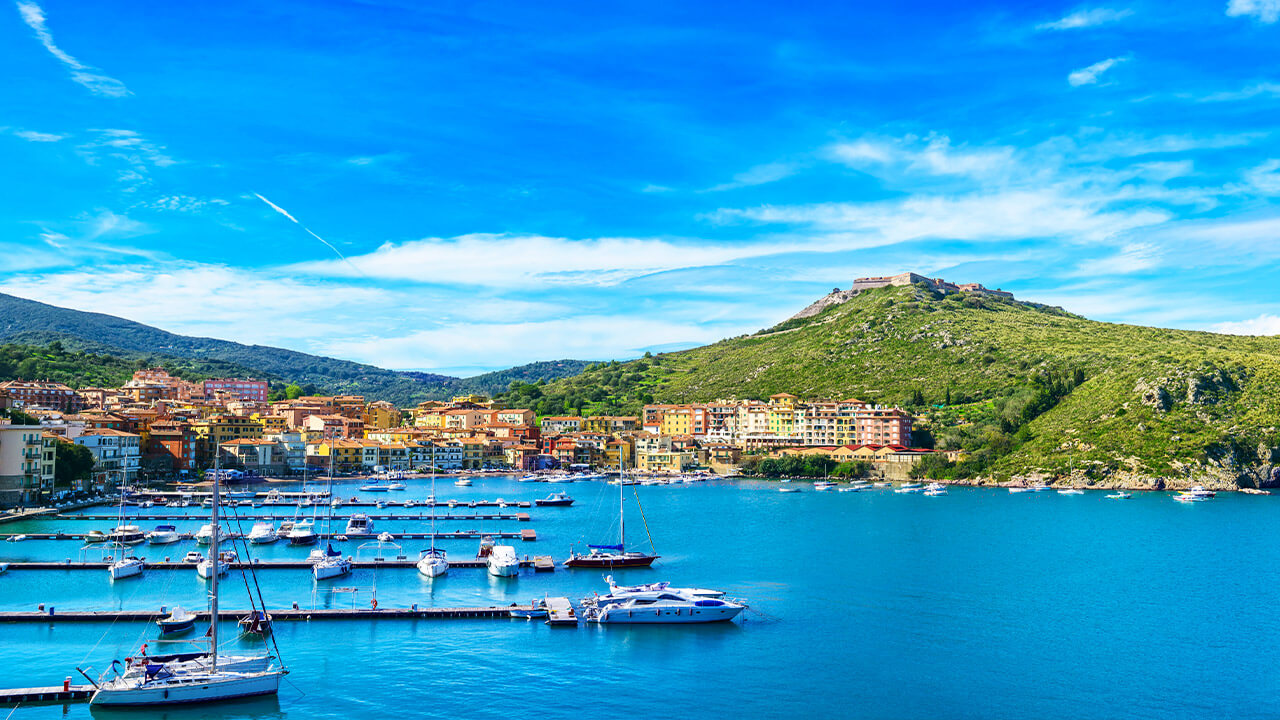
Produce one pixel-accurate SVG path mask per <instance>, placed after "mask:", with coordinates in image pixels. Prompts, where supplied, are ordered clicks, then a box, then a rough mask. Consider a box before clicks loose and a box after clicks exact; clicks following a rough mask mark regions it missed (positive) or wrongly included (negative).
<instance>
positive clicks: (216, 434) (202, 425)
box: [191, 415, 263, 445]
mask: <svg viewBox="0 0 1280 720" xmlns="http://www.w3.org/2000/svg"><path fill="white" fill-rule="evenodd" d="M191 427H192V429H193V430H195V432H196V436H197V437H199V438H201V439H203V440H208V441H211V442H214V443H217V444H218V445H222V444H223V443H228V442H231V441H232V440H242V439H243V440H259V439H261V438H262V429H263V428H262V423H260V422H258V421H257V420H255V419H253V418H251V417H241V416H239V415H214V416H213V417H210V418H207V419H205V420H202V421H200V422H197V423H194V424H192V426H191Z"/></svg>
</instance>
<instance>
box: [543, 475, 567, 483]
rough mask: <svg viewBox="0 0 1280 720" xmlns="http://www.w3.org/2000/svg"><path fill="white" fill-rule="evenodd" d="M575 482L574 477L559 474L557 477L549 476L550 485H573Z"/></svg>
mask: <svg viewBox="0 0 1280 720" xmlns="http://www.w3.org/2000/svg"><path fill="white" fill-rule="evenodd" d="M573 481H574V477H573V476H572V475H560V474H557V475H549V476H547V482H549V483H557V484H560V483H571V482H573Z"/></svg>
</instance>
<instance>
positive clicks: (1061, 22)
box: [1036, 8, 1133, 30]
mask: <svg viewBox="0 0 1280 720" xmlns="http://www.w3.org/2000/svg"><path fill="white" fill-rule="evenodd" d="M1132 14H1133V11H1132V10H1130V9H1128V8H1125V9H1123V10H1112V9H1111V8H1093V9H1090V10H1077V11H1075V12H1073V13H1071V14H1069V15H1066V16H1064V17H1062V18H1060V19H1058V20H1054V21H1053V22H1045V23H1040V24H1039V25H1036V29H1037V30H1078V29H1080V28H1087V27H1094V26H1097V25H1105V24H1106V23H1112V22H1116V21H1118V20H1123V19H1125V18H1127V17H1129V16H1130V15H1132Z"/></svg>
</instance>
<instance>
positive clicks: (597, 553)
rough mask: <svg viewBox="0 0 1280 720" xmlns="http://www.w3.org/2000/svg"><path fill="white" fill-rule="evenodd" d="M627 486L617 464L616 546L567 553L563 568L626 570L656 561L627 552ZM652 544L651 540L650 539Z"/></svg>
mask: <svg viewBox="0 0 1280 720" xmlns="http://www.w3.org/2000/svg"><path fill="white" fill-rule="evenodd" d="M626 484H627V475H626V470H625V468H624V466H623V463H622V462H621V461H619V463H618V544H617V545H588V546H587V548H588V549H589V550H590V552H588V553H586V554H580V553H577V552H574V551H572V550H571V551H570V552H569V559H568V560H565V561H564V566H565V567H569V568H626V567H649V566H650V565H652V564H653V561H654V560H657V559H658V556H657V555H649V554H647V553H642V552H634V551H632V552H627V522H626V502H627V500H626V494H625V493H626V491H625V490H624V488H625V487H626ZM650 542H651V543H652V539H650Z"/></svg>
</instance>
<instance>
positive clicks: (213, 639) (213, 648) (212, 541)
mask: <svg viewBox="0 0 1280 720" xmlns="http://www.w3.org/2000/svg"><path fill="white" fill-rule="evenodd" d="M221 460H222V452H221V448H220V447H218V441H217V439H216V438H215V439H214V451H213V533H212V534H211V535H210V536H209V563H210V568H211V569H212V570H213V577H212V578H211V583H210V586H209V650H210V652H211V653H212V654H213V664H212V670H213V672H215V673H216V672H218V570H219V568H218V562H219V559H220V558H219V557H218V529H219V528H218V499H219V498H218V483H219V482H220V481H221V475H222V465H221Z"/></svg>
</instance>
